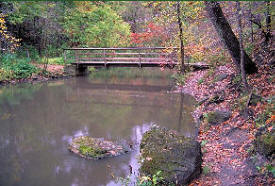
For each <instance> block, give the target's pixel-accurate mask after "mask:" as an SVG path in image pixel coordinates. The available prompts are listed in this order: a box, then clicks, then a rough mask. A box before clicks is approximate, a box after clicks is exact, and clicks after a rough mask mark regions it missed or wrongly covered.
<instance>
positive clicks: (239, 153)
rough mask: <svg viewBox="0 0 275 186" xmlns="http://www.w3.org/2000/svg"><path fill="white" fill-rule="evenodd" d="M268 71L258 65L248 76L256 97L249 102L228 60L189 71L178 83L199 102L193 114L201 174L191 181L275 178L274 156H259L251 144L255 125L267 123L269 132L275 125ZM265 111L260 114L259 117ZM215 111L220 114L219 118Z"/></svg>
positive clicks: (266, 180)
mask: <svg viewBox="0 0 275 186" xmlns="http://www.w3.org/2000/svg"><path fill="white" fill-rule="evenodd" d="M271 71H272V69H269V67H267V66H263V67H260V69H259V73H257V74H254V75H250V76H249V77H248V81H249V84H250V85H251V86H252V87H253V95H257V96H258V97H259V98H261V99H259V100H256V101H255V100H253V101H255V103H253V104H250V103H251V102H252V96H251V95H252V93H251V92H250V93H247V94H246V93H244V92H242V89H241V88H240V85H241V82H240V81H241V79H240V77H239V76H236V75H235V74H237V73H235V69H234V68H233V67H232V65H231V64H227V65H225V66H219V67H217V68H215V69H209V70H207V71H206V70H205V71H197V72H191V73H189V75H188V76H187V78H186V81H185V85H184V86H182V87H179V91H181V90H182V91H183V92H184V93H188V94H191V95H192V96H194V97H195V99H196V100H197V101H198V106H197V108H196V110H195V111H194V113H193V117H194V118H195V120H196V121H197V122H200V131H199V136H198V140H199V141H200V142H201V144H202V151H203V174H202V175H201V176H200V177H199V178H198V179H196V180H194V181H193V182H192V183H191V184H190V185H236V184H241V185H267V184H271V183H272V181H274V179H273V177H272V173H271V172H273V174H274V160H273V162H272V159H274V158H272V157H271V158H269V159H268V158H266V157H265V156H263V155H260V154H259V153H258V152H256V149H255V148H254V145H253V143H254V141H255V135H256V133H257V132H258V131H259V129H262V128H265V126H267V125H269V126H270V124H271V127H269V128H268V131H271V130H274V129H272V124H273V125H274V117H273V116H274V95H275V87H274V83H272V82H274V75H272V73H271ZM272 97H273V98H272ZM253 99H254V98H253ZM272 99H273V100H272ZM270 108H271V109H270ZM268 109H269V110H268ZM267 111H268V112H269V113H268V114H267V115H265V119H264V120H260V118H261V117H263V115H264V114H266V112H267ZM216 113H223V114H222V115H221V117H222V118H221V119H219V118H217V117H216V115H215V114H216ZM225 114H227V115H226V117H225ZM211 120H212V121H211ZM213 120H214V121H213ZM273 183H274V182H273Z"/></svg>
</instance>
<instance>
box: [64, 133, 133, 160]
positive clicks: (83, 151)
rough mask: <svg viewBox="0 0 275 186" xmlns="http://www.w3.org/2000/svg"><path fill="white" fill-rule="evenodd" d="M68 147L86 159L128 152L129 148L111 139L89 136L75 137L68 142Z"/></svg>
mask: <svg viewBox="0 0 275 186" xmlns="http://www.w3.org/2000/svg"><path fill="white" fill-rule="evenodd" d="M68 149H69V150H70V151H71V152H73V153H75V154H78V155H79V156H81V157H83V158H86V159H95V160H98V159H102V158H106V157H114V156H119V155H121V154H124V153H127V152H129V149H128V148H126V147H123V146H122V145H118V144H115V143H114V142H111V141H105V140H103V139H100V138H92V137H89V136H80V137H76V138H74V139H73V140H72V142H71V143H70V144H69V147H68Z"/></svg>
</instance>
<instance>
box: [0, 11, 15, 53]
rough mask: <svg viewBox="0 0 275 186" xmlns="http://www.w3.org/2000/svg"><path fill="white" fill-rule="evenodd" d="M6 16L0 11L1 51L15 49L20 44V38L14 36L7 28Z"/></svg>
mask: <svg viewBox="0 0 275 186" xmlns="http://www.w3.org/2000/svg"><path fill="white" fill-rule="evenodd" d="M6 17H7V16H6V15H4V14H2V13H0V53H1V52H2V51H14V50H15V48H17V47H18V46H19V39H16V38H15V37H14V36H12V34H11V33H10V32H9V31H8V30H7V26H6V20H5V18H6Z"/></svg>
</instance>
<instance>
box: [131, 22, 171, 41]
mask: <svg viewBox="0 0 275 186" xmlns="http://www.w3.org/2000/svg"><path fill="white" fill-rule="evenodd" d="M167 38H168V37H167V35H166V34H165V31H164V28H163V27H161V26H157V25H155V24H154V23H149V24H148V25H147V28H146V31H145V32H141V33H132V34H131V39H132V40H131V43H132V44H135V45H137V46H144V45H146V44H147V43H151V42H152V44H153V45H154V44H159V43H156V42H162V43H163V42H164V41H165V40H166V39H167Z"/></svg>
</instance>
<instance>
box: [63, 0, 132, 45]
mask: <svg viewBox="0 0 275 186" xmlns="http://www.w3.org/2000/svg"><path fill="white" fill-rule="evenodd" d="M63 26H64V29H65V32H66V35H67V37H68V38H69V39H70V41H69V42H70V43H69V45H70V46H82V47H87V46H95V47H118V46H127V45H128V44H129V40H130V37H129V36H130V26H129V24H127V23H126V22H124V21H123V20H122V19H121V17H120V16H119V15H118V14H117V13H116V12H115V11H114V10H113V9H112V8H111V7H110V5H108V4H103V5H101V4H99V5H97V4H94V3H93V2H75V7H74V8H71V9H67V10H66V14H65V18H64V25H63Z"/></svg>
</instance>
